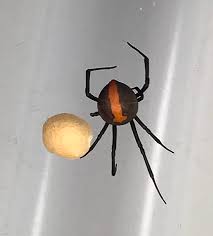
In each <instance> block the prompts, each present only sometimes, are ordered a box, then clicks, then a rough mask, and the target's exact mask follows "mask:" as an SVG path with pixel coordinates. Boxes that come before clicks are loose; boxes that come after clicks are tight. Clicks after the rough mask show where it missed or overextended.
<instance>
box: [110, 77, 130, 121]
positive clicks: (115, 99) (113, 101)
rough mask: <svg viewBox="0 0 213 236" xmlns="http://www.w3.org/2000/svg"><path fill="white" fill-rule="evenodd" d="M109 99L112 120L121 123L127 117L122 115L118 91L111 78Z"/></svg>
mask: <svg viewBox="0 0 213 236" xmlns="http://www.w3.org/2000/svg"><path fill="white" fill-rule="evenodd" d="M109 100H110V106H111V111H112V114H113V116H114V119H113V122H118V123H122V122H123V121H124V120H126V119H127V116H123V114H122V107H121V103H120V100H119V93H118V88H117V85H116V81H115V80H112V81H111V82H110V83H109Z"/></svg>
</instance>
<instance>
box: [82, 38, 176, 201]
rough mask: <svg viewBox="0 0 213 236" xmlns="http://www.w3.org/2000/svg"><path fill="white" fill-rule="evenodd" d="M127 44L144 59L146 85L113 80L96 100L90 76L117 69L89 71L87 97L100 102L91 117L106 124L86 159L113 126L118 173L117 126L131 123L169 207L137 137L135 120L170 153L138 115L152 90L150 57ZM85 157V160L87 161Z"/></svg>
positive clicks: (115, 168) (87, 73) (146, 161)
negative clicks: (130, 85) (137, 85)
mask: <svg viewBox="0 0 213 236" xmlns="http://www.w3.org/2000/svg"><path fill="white" fill-rule="evenodd" d="M127 44H128V45H129V46H130V47H131V48H133V49H134V50H135V51H137V52H138V53H139V54H140V55H141V56H142V57H143V58H144V66H145V83H144V85H143V86H142V87H141V88H139V87H135V88H130V87H129V86H127V85H126V84H124V83H121V82H118V81H116V80H111V81H110V82H109V83H108V84H107V85H106V86H105V87H104V88H103V89H102V91H101V92H100V95H99V96H98V97H95V96H94V95H92V94H91V93H90V74H91V72H92V71H97V70H107V69H109V70H110V69H114V68H115V67H116V66H110V67H99V68H93V69H87V70H86V89H85V92H86V96H87V97H88V98H90V99H92V100H93V101H96V102H97V107H98V111H97V112H94V113H91V114H90V115H91V116H92V117H93V116H101V118H102V119H103V120H104V121H105V125H104V127H103V128H102V130H101V131H100V133H99V134H98V136H97V138H96V140H95V141H94V143H93V144H92V145H91V147H90V149H89V151H88V152H87V153H86V154H85V155H84V156H86V155H87V154H88V153H89V152H91V151H92V150H93V149H94V147H95V146H96V144H97V143H98V141H99V140H100V139H101V137H102V136H103V134H104V133H105V131H106V130H107V128H108V126H109V125H112V135H113V139H112V175H113V176H114V175H115V174H116V171H117V164H116V162H115V150H116V141H117V125H124V124H127V123H130V126H131V129H132V132H133V135H134V137H135V140H136V142H137V145H138V147H139V149H140V151H141V154H142V156H143V158H144V161H145V164H146V167H147V170H148V172H149V175H150V177H151V179H152V181H153V183H154V185H155V188H156V189H157V191H158V193H159V195H160V197H161V199H162V200H163V201H164V203H165V204H166V201H165V200H164V198H163V196H162V195H161V193H160V190H159V189H158V186H157V184H156V181H155V178H154V174H153V172H152V169H151V166H150V164H149V161H148V159H147V157H146V153H145V150H144V148H143V145H142V143H141V141H140V138H139V136H138V132H137V130H136V127H135V122H134V120H135V121H136V122H137V123H138V124H139V125H140V126H141V127H142V128H143V129H144V130H145V131H146V132H147V133H148V134H149V135H150V136H151V137H152V138H153V139H154V140H155V141H156V142H157V143H158V144H160V145H161V146H162V147H164V148H165V149H166V150H167V151H170V152H172V153H174V152H173V151H171V150H170V149H168V148H167V147H166V146H164V144H163V143H162V142H161V141H160V140H159V139H158V138H157V137H156V136H155V135H154V134H153V133H152V132H151V130H150V129H149V128H148V127H147V126H146V125H145V124H144V123H143V122H142V121H141V120H140V119H139V118H138V116H137V111H138V103H139V102H140V101H142V100H143V98H144V92H145V91H146V90H147V88H148V87H149V59H148V57H147V56H146V55H145V54H144V53H142V52H141V51H140V50H138V49H137V48H136V47H134V46H133V45H132V44H130V43H128V42H127ZM134 90H136V93H134ZM84 156H83V157H84Z"/></svg>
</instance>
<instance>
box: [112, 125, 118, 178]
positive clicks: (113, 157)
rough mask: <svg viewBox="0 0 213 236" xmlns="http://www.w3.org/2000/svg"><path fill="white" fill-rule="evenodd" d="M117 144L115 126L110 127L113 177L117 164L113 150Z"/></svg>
mask: <svg viewBox="0 0 213 236" xmlns="http://www.w3.org/2000/svg"><path fill="white" fill-rule="evenodd" d="M116 143H117V126H116V125H113V126H112V176H115V174H116V171H117V164H116V163H115V150H116Z"/></svg>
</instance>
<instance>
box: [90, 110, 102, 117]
mask: <svg viewBox="0 0 213 236" xmlns="http://www.w3.org/2000/svg"><path fill="white" fill-rule="evenodd" d="M99 115H100V114H99V112H98V111H96V112H93V113H90V116H92V117H95V116H99Z"/></svg>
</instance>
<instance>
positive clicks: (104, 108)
mask: <svg viewBox="0 0 213 236" xmlns="http://www.w3.org/2000/svg"><path fill="white" fill-rule="evenodd" d="M137 111H138V101H137V97H136V95H135V94H134V92H133V91H132V89H131V88H130V87H129V86H127V85H126V84H123V83H121V82H118V81H116V80H111V81H110V82H109V83H108V84H107V85H106V86H105V87H104V88H103V89H102V91H101V93H100V95H99V97H98V112H99V114H100V116H101V117H102V119H103V120H104V121H106V122H107V123H109V124H113V125H123V124H126V123H128V122H130V121H131V120H132V119H133V118H134V117H135V116H136V114H137Z"/></svg>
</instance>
